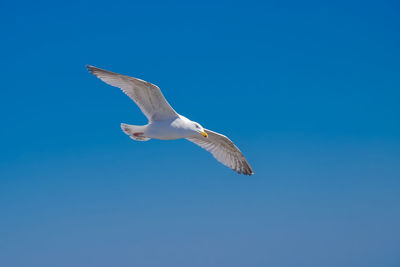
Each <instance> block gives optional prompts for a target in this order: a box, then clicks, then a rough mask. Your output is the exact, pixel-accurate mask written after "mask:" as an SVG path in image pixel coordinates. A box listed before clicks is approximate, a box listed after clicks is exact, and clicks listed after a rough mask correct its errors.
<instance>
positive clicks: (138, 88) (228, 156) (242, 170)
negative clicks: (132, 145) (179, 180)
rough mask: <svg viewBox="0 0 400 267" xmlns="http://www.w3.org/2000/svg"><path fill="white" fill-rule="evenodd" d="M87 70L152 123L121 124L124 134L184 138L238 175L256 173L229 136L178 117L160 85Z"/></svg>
mask: <svg viewBox="0 0 400 267" xmlns="http://www.w3.org/2000/svg"><path fill="white" fill-rule="evenodd" d="M87 68H88V70H89V71H90V72H91V73H92V74H94V75H95V76H96V77H97V78H99V79H101V80H102V81H103V82H105V83H107V84H109V85H111V86H115V87H118V88H120V89H121V90H122V91H123V92H124V93H125V94H126V95H127V96H129V97H130V98H131V99H132V100H133V101H134V102H135V103H136V104H137V105H138V106H139V108H140V110H141V111H142V112H143V114H144V115H145V116H146V117H147V119H148V120H149V122H148V124H147V125H142V126H137V125H129V124H125V123H121V129H122V131H124V133H125V134H127V135H128V136H129V137H130V138H132V139H133V140H136V141H148V140H150V139H160V140H173V139H181V138H185V139H187V140H189V141H191V142H193V143H195V144H196V145H198V146H200V147H202V148H204V149H206V150H207V151H209V152H211V154H212V155H213V156H214V157H215V158H216V159H217V160H218V161H219V162H221V163H222V164H224V165H225V166H227V167H229V168H231V169H232V170H234V171H236V172H238V173H239V174H244V175H252V174H254V171H253V169H252V168H251V167H250V164H249V163H248V162H247V160H246V159H245V157H244V156H243V154H242V152H240V150H239V149H238V148H237V147H236V146H235V145H234V144H233V142H232V141H231V140H230V139H229V138H228V137H226V136H224V135H222V134H219V133H216V132H213V131H211V130H208V129H204V128H203V127H202V126H201V125H200V124H199V123H197V122H194V121H191V120H189V119H188V118H186V117H184V116H182V115H180V114H178V113H177V112H176V111H175V110H174V109H173V108H172V107H171V106H170V105H169V104H168V102H167V100H166V99H165V98H164V96H163V94H162V93H161V90H160V88H159V87H158V86H156V85H154V84H152V83H149V82H146V81H143V80H140V79H137V78H133V77H130V76H125V75H121V74H118V73H114V72H111V71H107V70H103V69H100V68H96V67H93V66H90V65H87Z"/></svg>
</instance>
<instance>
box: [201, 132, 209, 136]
mask: <svg viewBox="0 0 400 267" xmlns="http://www.w3.org/2000/svg"><path fill="white" fill-rule="evenodd" d="M200 133H201V135H202V136H204V137H207V136H208V134H207V133H206V132H200Z"/></svg>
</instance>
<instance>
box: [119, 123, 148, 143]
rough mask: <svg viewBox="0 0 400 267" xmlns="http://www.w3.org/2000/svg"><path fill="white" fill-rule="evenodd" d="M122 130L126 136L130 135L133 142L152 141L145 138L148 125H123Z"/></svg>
mask: <svg viewBox="0 0 400 267" xmlns="http://www.w3.org/2000/svg"><path fill="white" fill-rule="evenodd" d="M121 129H122V131H123V132H124V133H125V134H127V135H129V137H130V138H132V139H133V140H136V141H147V140H150V138H148V137H146V136H144V132H145V130H146V125H143V126H137V125H130V124H125V123H121Z"/></svg>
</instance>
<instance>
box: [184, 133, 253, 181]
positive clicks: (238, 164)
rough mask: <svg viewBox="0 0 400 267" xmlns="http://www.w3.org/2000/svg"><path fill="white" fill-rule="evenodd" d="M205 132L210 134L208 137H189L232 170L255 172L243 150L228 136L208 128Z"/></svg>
mask: <svg viewBox="0 0 400 267" xmlns="http://www.w3.org/2000/svg"><path fill="white" fill-rule="evenodd" d="M205 132H206V133H207V134H208V138H202V137H191V138H187V139H188V140H189V141H191V142H193V143H195V144H196V145H198V146H200V147H202V148H204V149H205V150H207V151H209V152H210V153H211V154H212V155H213V156H214V158H216V159H217V160H218V161H219V162H221V163H222V164H224V165H225V166H227V167H229V168H231V169H232V170H234V171H236V172H238V173H240V174H244V175H252V174H254V171H253V169H252V168H251V167H250V164H249V163H248V162H247V160H246V159H245V157H244V156H243V154H242V152H240V150H239V148H237V147H236V146H235V144H233V142H232V141H231V140H230V139H229V138H228V137H226V136H224V135H222V134H219V133H216V132H213V131H211V130H207V129H205Z"/></svg>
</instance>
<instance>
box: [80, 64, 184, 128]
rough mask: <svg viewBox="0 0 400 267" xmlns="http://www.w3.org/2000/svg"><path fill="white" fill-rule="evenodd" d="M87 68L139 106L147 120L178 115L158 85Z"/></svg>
mask: <svg viewBox="0 0 400 267" xmlns="http://www.w3.org/2000/svg"><path fill="white" fill-rule="evenodd" d="M87 68H88V70H89V71H90V72H91V73H93V74H94V75H95V76H96V77H97V78H99V79H101V80H102V81H103V82H105V83H107V84H109V85H112V86H115V87H118V88H120V89H121V90H122V91H123V92H124V93H125V94H126V95H128V96H129V97H130V98H131V99H132V100H133V101H134V102H135V103H136V104H137V105H138V106H139V108H140V110H141V111H142V112H143V114H144V115H145V116H146V117H147V118H148V119H149V121H156V120H165V119H168V118H174V117H177V116H178V113H176V111H175V110H174V109H173V108H172V107H171V106H170V105H169V104H168V102H167V100H166V99H165V98H164V96H163V94H162V93H161V90H160V88H158V86H156V85H154V84H152V83H149V82H146V81H143V80H140V79H137V78H133V77H129V76H125V75H121V74H118V73H114V72H111V71H107V70H103V69H100V68H96V67H93V66H89V65H88V66H87Z"/></svg>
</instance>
